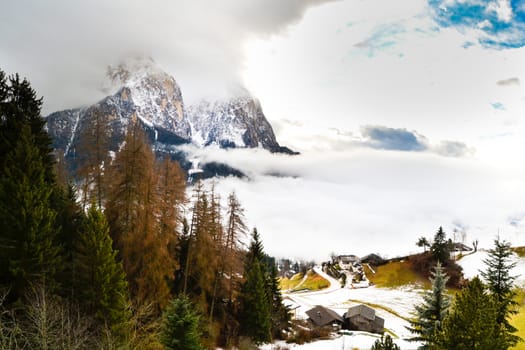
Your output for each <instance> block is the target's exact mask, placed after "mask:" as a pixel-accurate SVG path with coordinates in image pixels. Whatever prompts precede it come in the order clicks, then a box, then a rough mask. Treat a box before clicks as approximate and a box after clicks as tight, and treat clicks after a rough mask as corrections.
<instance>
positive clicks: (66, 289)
mask: <svg viewBox="0 0 525 350" xmlns="http://www.w3.org/2000/svg"><path fill="white" fill-rule="evenodd" d="M59 207H61V208H62V210H61V211H59V212H58V215H57V220H58V222H59V225H60V227H61V228H62V229H61V230H60V235H59V241H60V242H61V243H62V247H63V262H64V269H63V271H62V273H61V274H60V276H59V279H60V282H61V287H62V288H61V289H62V294H63V295H66V296H68V297H72V298H74V297H75V289H74V285H75V281H76V277H77V276H76V272H75V266H74V265H75V261H74V259H73V252H74V243H75V242H76V241H77V240H78V238H79V235H80V233H81V231H82V228H83V225H84V224H85V220H86V215H85V213H84V212H83V211H82V209H81V208H80V206H79V204H78V202H77V194H76V191H75V188H74V187H73V185H68V186H67V188H66V191H65V192H63V193H62V195H61V196H60V198H59Z"/></svg>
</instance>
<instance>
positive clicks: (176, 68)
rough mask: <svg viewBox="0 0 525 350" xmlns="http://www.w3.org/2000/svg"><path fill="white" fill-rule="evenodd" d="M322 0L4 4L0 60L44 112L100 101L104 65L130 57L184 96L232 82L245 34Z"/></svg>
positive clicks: (270, 27) (277, 26)
mask: <svg viewBox="0 0 525 350" xmlns="http://www.w3.org/2000/svg"><path fill="white" fill-rule="evenodd" d="M324 2H326V1H325V0H308V1H303V0H290V1H286V2H282V1H278V0H270V1H262V0H251V1H243V0H227V1H221V2H213V1H212V2H210V1H204V0H192V1H181V0H174V1H164V0H153V1H147V2H145V1H140V0H131V1H129V0H114V1H101V0H94V1H90V2H89V3H88V2H82V1H66V2H64V1H60V0H49V1H46V2H45V3H44V2H41V1H38V0H21V1H11V2H9V1H8V2H5V3H4V4H3V6H2V14H3V16H2V21H0V33H2V34H0V61H1V62H2V69H4V70H6V71H7V72H8V73H15V72H19V73H20V74H21V75H22V76H25V77H27V78H29V80H30V81H31V83H32V85H33V87H35V88H36V90H37V92H38V93H39V94H41V95H43V96H44V97H45V99H44V101H45V104H44V109H45V112H46V113H48V112H52V111H55V110H57V109H61V108H72V107H77V106H78V105H80V104H86V103H93V102H94V101H96V100H97V99H99V98H101V97H102V96H103V95H102V93H101V92H100V91H99V87H100V85H101V84H102V82H103V79H104V74H105V71H106V67H107V66H108V65H110V64H116V63H118V62H119V61H120V60H122V59H124V58H126V57H127V56H129V55H131V54H133V55H135V54H139V55H140V54H141V55H146V56H151V57H153V58H154V59H155V61H157V62H158V63H159V64H160V65H161V66H162V67H163V68H165V69H166V70H167V71H168V72H169V73H171V74H173V75H174V76H175V78H176V79H177V80H178V81H179V83H181V85H182V89H183V94H184V96H185V97H186V98H189V99H191V98H193V97H195V96H200V95H208V94H217V93H218V92H222V91H223V90H227V89H228V87H229V86H230V85H233V84H238V83H239V82H240V78H239V71H240V70H241V69H242V66H243V60H244V56H243V52H242V44H243V42H244V41H245V40H246V39H247V38H248V37H250V36H253V37H268V36H270V35H272V34H277V33H280V32H281V31H283V30H285V29H286V28H287V27H288V26H289V25H290V24H292V23H296V22H297V21H299V20H300V19H301V18H302V16H303V14H304V12H305V11H306V10H307V9H308V8H309V7H312V6H315V5H319V4H322V3H324ZM275 8H279V11H275V10H274V9H275Z"/></svg>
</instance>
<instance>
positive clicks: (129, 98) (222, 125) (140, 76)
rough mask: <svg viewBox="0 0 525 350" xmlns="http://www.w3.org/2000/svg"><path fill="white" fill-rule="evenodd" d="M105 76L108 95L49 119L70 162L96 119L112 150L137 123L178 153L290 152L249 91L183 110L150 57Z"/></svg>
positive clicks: (175, 89) (171, 82)
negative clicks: (189, 146) (185, 149)
mask: <svg viewBox="0 0 525 350" xmlns="http://www.w3.org/2000/svg"><path fill="white" fill-rule="evenodd" d="M107 75H108V82H107V83H106V86H105V91H107V92H108V96H107V97H105V98H104V99H102V100H101V101H99V102H98V103H96V104H94V105H92V106H88V107H83V108H76V109H68V110H64V111H58V112H55V113H52V114H50V115H49V116H48V117H47V128H48V132H49V134H50V135H51V136H52V138H53V140H54V144H53V146H54V147H55V148H57V149H60V150H62V151H63V152H64V155H65V158H66V159H67V160H69V161H73V162H74V159H75V158H76V154H77V152H81V151H82V150H81V149H79V136H80V134H81V133H82V130H85V128H90V127H91V126H92V125H93V118H94V116H96V115H97V116H98V117H102V118H105V119H106V120H107V121H108V132H109V135H110V139H111V143H110V150H112V151H116V150H118V148H119V145H120V143H121V142H122V140H123V137H124V133H125V131H126V129H127V127H128V125H129V123H130V122H131V121H136V122H138V123H140V124H141V125H142V126H143V127H144V129H145V130H146V132H147V134H148V135H149V136H150V138H151V142H152V143H153V145H154V147H155V149H157V150H159V149H161V150H165V151H168V152H170V153H180V152H179V151H177V150H176V146H177V145H181V144H185V143H193V144H195V145H197V146H199V147H206V146H209V145H218V146H220V147H223V148H230V147H241V148H244V147H246V148H254V147H262V148H265V149H267V150H269V151H270V152H281V153H288V154H293V153H294V152H293V151H291V150H290V149H288V148H286V147H282V146H280V145H279V143H278V142H277V140H276V138H275V134H274V132H273V129H272V126H271V125H270V123H269V122H268V120H267V119H266V117H265V116H264V113H263V111H262V108H261V105H260V103H259V102H258V101H257V100H256V99H254V98H253V97H251V96H249V94H247V93H246V94H244V96H240V97H236V98H232V99H229V100H226V101H213V102H210V101H201V102H199V103H197V104H195V105H192V106H185V104H184V101H183V98H182V93H181V89H180V87H179V85H178V84H177V82H176V81H175V79H174V78H173V77H172V76H170V75H169V74H167V73H165V72H164V71H162V70H161V69H160V68H159V67H158V66H157V65H156V64H155V63H154V62H153V60H151V59H143V58H141V59H134V60H129V61H128V62H125V63H123V64H120V65H118V66H116V67H110V68H109V69H108V74H107ZM179 158H180V154H179ZM183 163H184V162H183ZM183 166H184V164H183ZM188 166H189V165H188Z"/></svg>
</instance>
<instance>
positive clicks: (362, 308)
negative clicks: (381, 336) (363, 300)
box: [345, 304, 384, 322]
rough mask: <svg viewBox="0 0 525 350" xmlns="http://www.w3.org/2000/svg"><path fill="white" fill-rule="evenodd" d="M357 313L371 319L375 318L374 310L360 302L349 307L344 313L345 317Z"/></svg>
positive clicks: (356, 314) (350, 316)
mask: <svg viewBox="0 0 525 350" xmlns="http://www.w3.org/2000/svg"><path fill="white" fill-rule="evenodd" d="M358 315H361V316H363V317H364V318H366V319H368V320H370V321H373V320H374V319H375V318H376V311H375V310H374V309H372V308H371V307H369V306H366V305H363V304H361V305H357V306H353V307H351V308H349V309H348V311H347V312H346V313H345V318H352V317H354V316H358ZM383 322H384V321H383Z"/></svg>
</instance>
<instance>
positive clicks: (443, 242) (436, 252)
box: [430, 226, 450, 264]
mask: <svg viewBox="0 0 525 350" xmlns="http://www.w3.org/2000/svg"><path fill="white" fill-rule="evenodd" d="M430 252H431V253H432V257H433V258H434V261H440V262H441V263H442V264H447V263H448V261H449V260H450V245H449V243H448V242H447V239H446V235H445V232H444V231H443V228H442V227H441V226H440V227H439V229H438V231H437V232H436V235H435V236H434V242H433V243H432V245H431V246H430Z"/></svg>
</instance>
